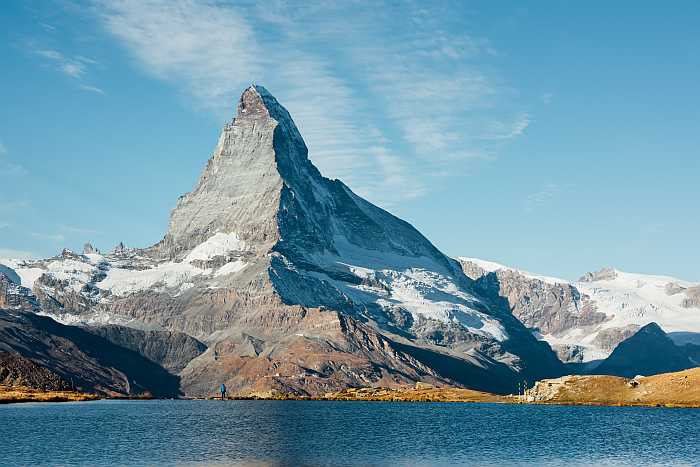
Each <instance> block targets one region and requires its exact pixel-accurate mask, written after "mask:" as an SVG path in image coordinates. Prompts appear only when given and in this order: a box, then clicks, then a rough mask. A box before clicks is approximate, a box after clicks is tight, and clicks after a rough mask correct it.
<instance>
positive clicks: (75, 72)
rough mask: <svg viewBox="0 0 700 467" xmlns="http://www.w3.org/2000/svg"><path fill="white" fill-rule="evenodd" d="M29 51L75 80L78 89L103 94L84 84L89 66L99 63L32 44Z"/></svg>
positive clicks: (99, 90) (92, 86)
mask: <svg viewBox="0 0 700 467" xmlns="http://www.w3.org/2000/svg"><path fill="white" fill-rule="evenodd" d="M29 49H30V50H31V52H32V53H34V54H35V55H37V56H39V57H41V58H43V59H44V60H46V61H47V62H48V63H50V64H52V65H53V67H54V68H55V69H57V70H58V71H59V72H61V73H63V74H64V75H66V76H68V77H69V78H72V79H74V80H76V81H77V82H78V83H79V84H78V87H79V88H80V89H83V90H85V91H91V92H96V93H98V94H105V92H104V91H103V90H102V89H100V88H98V87H97V86H94V85H92V84H87V83H85V78H86V75H87V72H88V69H89V67H90V66H93V65H98V64H99V62H98V61H97V60H94V59H92V58H88V57H84V56H82V55H75V56H71V57H68V56H66V55H64V54H63V53H61V52H59V51H58V50H54V49H49V48H41V47H37V46H36V45H34V44H32V45H30V46H29Z"/></svg>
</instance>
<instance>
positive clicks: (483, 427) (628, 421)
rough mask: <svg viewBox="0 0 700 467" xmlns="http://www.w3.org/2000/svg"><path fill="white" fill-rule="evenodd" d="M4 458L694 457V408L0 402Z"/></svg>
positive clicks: (439, 461) (520, 460) (148, 461)
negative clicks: (14, 403) (6, 403)
mask: <svg viewBox="0 0 700 467" xmlns="http://www.w3.org/2000/svg"><path fill="white" fill-rule="evenodd" d="M0 421H1V423H0V439H2V440H3V445H4V446H3V456H4V459H3V461H2V462H1V463H3V464H7V465H41V464H61V465H97V466H107V465H109V466H113V465H124V464H131V465H173V464H176V465H216V464H221V465H231V464H234V465H235V464H240V465H249V464H254V465H280V464H284V465H455V464H477V465H513V464H533V465H599V464H606V465H645V464H646V465H648V464H663V465H669V464H677V465H695V464H697V463H699V462H700V447H699V446H700V434H699V428H700V410H693V409H657V408H627V407H624V408H621V407H556V406H529V405H522V406H519V405H498V404H454V403H445V404H443V403H390V402H386V403H385V402H313V401H225V402H223V401H100V402H89V403H67V404H18V405H8V406H0Z"/></svg>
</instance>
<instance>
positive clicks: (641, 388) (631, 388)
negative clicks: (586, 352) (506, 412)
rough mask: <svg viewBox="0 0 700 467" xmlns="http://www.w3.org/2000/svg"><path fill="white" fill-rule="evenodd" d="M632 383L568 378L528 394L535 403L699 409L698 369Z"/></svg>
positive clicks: (545, 383) (604, 378)
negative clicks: (532, 397) (533, 396)
mask: <svg viewBox="0 0 700 467" xmlns="http://www.w3.org/2000/svg"><path fill="white" fill-rule="evenodd" d="M635 381H636V382H637V384H636V385H633V384H630V380H629V379H626V378H620V377H616V376H569V377H564V378H559V379H555V380H545V381H541V382H539V383H538V387H536V388H535V389H534V390H533V391H532V393H533V394H534V395H535V399H536V400H535V402H543V403H555V404H556V403H559V404H593V405H647V406H656V405H660V406H668V407H700V368H692V369H690V370H684V371H679V372H675V373H663V374H659V375H654V376H647V377H642V378H638V379H636V380H635ZM549 384H552V386H548V385H549ZM538 396H539V397H541V399H540V398H539V397H538Z"/></svg>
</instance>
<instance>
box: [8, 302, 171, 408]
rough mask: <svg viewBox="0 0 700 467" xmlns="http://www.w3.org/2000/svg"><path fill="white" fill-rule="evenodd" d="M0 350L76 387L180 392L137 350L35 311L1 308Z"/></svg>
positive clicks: (121, 391)
mask: <svg viewBox="0 0 700 467" xmlns="http://www.w3.org/2000/svg"><path fill="white" fill-rule="evenodd" d="M0 350H2V351H5V352H11V353H16V354H19V355H21V356H22V357H24V358H26V359H28V360H31V361H32V362H34V363H36V364H37V365H39V366H41V367H44V368H46V369H48V370H49V371H51V372H52V373H55V374H56V375H58V376H59V377H60V378H62V379H64V380H65V381H71V383H72V385H73V386H75V388H76V389H77V390H80V391H86V392H97V393H102V394H124V395H127V394H141V393H145V392H150V393H151V394H153V395H155V396H160V397H172V396H176V395H178V394H179V379H178V377H177V376H173V375H171V374H170V373H168V372H167V371H166V370H165V369H164V368H163V367H161V366H159V365H157V364H155V363H153V362H151V361H150V360H147V359H146V358H144V357H143V356H141V355H139V354H138V353H136V352H133V351H131V350H128V349H125V348H124V347H120V346H117V345H114V344H113V343H111V342H110V341H108V340H107V339H104V338H103V337H101V336H98V335H95V334H91V333H90V332H89V331H88V330H86V329H84V328H81V327H77V326H65V325H62V324H59V323H57V322H56V321H54V320H53V319H51V318H48V317H45V316H39V315H36V314H34V313H27V312H21V311H8V310H0Z"/></svg>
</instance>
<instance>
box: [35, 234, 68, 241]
mask: <svg viewBox="0 0 700 467" xmlns="http://www.w3.org/2000/svg"><path fill="white" fill-rule="evenodd" d="M29 235H31V236H32V237H34V238H36V239H38V240H47V241H50V242H57V243H58V242H63V241H65V240H66V237H65V236H64V235H63V234H60V233H55V234H47V233H40V232H31V233H30V234H29Z"/></svg>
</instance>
